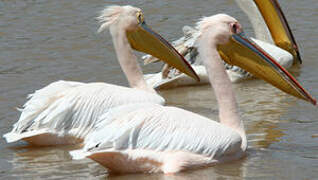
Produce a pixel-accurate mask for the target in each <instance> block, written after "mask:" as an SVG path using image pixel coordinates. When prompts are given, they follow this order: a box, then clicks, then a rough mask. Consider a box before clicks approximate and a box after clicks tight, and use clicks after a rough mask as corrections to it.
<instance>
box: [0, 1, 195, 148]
mask: <svg viewBox="0 0 318 180" xmlns="http://www.w3.org/2000/svg"><path fill="white" fill-rule="evenodd" d="M99 20H100V22H101V23H102V25H101V27H100V29H99V31H103V30H105V29H106V28H107V27H109V29H110V33H111V35H112V39H113V43H114V46H115V50H116V54H117V58H118V61H119V63H120V66H121V68H122V69H123V72H124V74H125V75H126V77H127V79H128V82H129V84H130V86H131V88H127V87H121V86H117V85H112V84H107V83H80V82H71V81H57V82H54V83H52V84H49V85H48V86H46V87H44V88H43V89H40V90H37V91H36V92H35V93H34V94H31V95H29V98H30V99H29V100H28V101H27V102H26V104H25V105H24V108H23V109H22V114H21V116H20V119H19V121H18V122H17V123H15V124H14V126H13V130H12V131H11V132H9V133H7V134H5V135H4V138H5V139H6V140H7V142H14V141H17V140H24V141H27V142H29V143H30V144H33V145H57V144H72V143H78V142H81V141H82V138H83V137H84V136H85V135H86V134H87V133H88V132H89V131H91V130H92V129H93V128H94V126H95V124H96V123H97V122H98V121H99V116H100V115H101V114H103V113H105V112H107V111H108V110H109V109H110V108H113V107H116V106H119V105H123V104H128V103H138V102H139V103H140V102H149V103H156V104H164V102H165V100H164V99H163V98H162V97H161V96H160V95H158V94H157V93H156V92H155V90H154V89H153V88H152V87H150V86H148V85H147V84H146V82H145V80H144V79H143V74H142V72H141V69H140V67H139V65H138V63H137V58H136V56H135V55H134V54H133V52H132V48H134V49H136V50H138V51H142V52H145V53H148V54H152V55H154V56H156V57H158V58H160V59H162V60H163V61H165V62H167V63H169V64H170V65H172V66H174V67H176V68H177V69H180V70H181V71H183V72H185V73H186V74H188V75H190V76H192V77H193V78H195V79H197V80H198V77H197V75H196V74H195V72H194V71H193V69H192V68H191V66H190V65H189V64H188V63H187V62H186V61H185V60H184V59H183V56H181V55H180V54H179V53H178V52H177V51H176V50H175V49H174V48H173V47H172V46H171V45H170V44H169V43H168V42H167V41H165V40H164V39H163V38H162V37H160V36H159V35H158V34H157V33H155V32H153V31H152V30H151V29H150V28H149V27H147V25H146V24H145V21H144V18H143V13H142V12H141V10H140V9H139V8H135V7H132V6H110V7H109V8H106V9H105V10H103V11H102V12H101V15H100V16H99ZM131 46H132V47H131Z"/></svg>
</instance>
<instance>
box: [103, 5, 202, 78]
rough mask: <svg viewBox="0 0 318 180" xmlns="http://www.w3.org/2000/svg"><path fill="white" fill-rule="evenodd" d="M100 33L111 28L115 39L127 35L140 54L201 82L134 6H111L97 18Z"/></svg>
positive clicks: (181, 57) (131, 44)
mask: <svg viewBox="0 0 318 180" xmlns="http://www.w3.org/2000/svg"><path fill="white" fill-rule="evenodd" d="M97 19H98V20H99V21H100V23H101V26H100V28H99V30H98V31H99V32H102V31H104V30H105V29H107V28H109V29H110V33H111V35H112V36H113V37H116V36H118V35H119V34H125V35H126V37H127V40H128V42H129V44H130V46H131V47H132V48H133V49H135V50H137V51H140V52H144V53H147V54H151V55H153V56H155V57H157V58H158V59H160V60H162V61H164V62H166V63H167V64H169V65H171V66H173V67H175V68H177V69H179V70H180V71H181V72H183V73H185V74H187V75H189V76H191V77H193V78H194V79H196V80H199V77H198V76H197V74H196V73H195V72H194V70H193V69H192V68H191V66H190V65H189V64H188V63H187V62H186V61H185V59H184V58H183V56H181V55H180V54H179V53H178V52H177V51H176V50H175V49H174V48H173V46H172V45H170V43H168V42H167V41H166V40H165V39H163V38H162V37H161V36H160V35H159V34H157V33H156V32H154V31H153V30H152V29H151V28H150V27H148V26H147V24H146V22H145V20H144V15H143V12H142V11H141V9H139V8H136V7H133V6H129V5H127V6H116V5H114V6H109V7H107V8H105V9H104V10H103V11H102V12H101V14H100V16H99V17H98V18H97Z"/></svg>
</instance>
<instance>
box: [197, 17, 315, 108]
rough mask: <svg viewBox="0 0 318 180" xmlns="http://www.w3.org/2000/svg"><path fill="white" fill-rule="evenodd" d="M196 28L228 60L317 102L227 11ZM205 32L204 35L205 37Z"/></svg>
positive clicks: (203, 19) (298, 96) (295, 93)
mask: <svg viewBox="0 0 318 180" xmlns="http://www.w3.org/2000/svg"><path fill="white" fill-rule="evenodd" d="M197 28H198V29H199V31H200V33H201V35H200V37H199V38H198V41H199V42H200V41H201V40H202V39H203V38H204V39H207V38H208V40H210V41H211V42H210V43H209V45H212V46H213V45H215V46H217V48H218V51H219V54H220V55H221V56H222V59H224V60H225V61H226V62H227V63H229V64H232V65H236V66H239V67H241V68H243V69H245V70H247V71H248V72H250V73H252V74H254V75H255V76H257V77H259V78H261V79H263V80H265V81H266V82H268V83H270V84H272V85H273V86H275V87H277V88H278V89H280V90H282V91H284V92H286V93H288V94H291V95H293V96H295V97H297V98H301V99H304V100H306V101H309V102H311V103H312V104H314V105H316V99H314V98H313V97H312V96H311V95H310V94H309V93H308V92H307V91H306V90H305V89H304V88H303V87H302V86H301V85H300V83H299V82H297V80H296V79H295V78H294V77H293V76H292V75H291V74H290V73H288V71H287V70H286V69H284V68H283V67H282V66H280V65H279V64H278V63H277V62H276V61H275V60H274V59H273V58H272V57H271V56H270V55H269V54H267V53H266V52H265V51H264V50H263V49H262V48H261V47H259V46H257V45H256V44H255V43H254V42H253V41H252V40H251V39H250V38H248V37H246V36H245V34H244V32H243V28H242V26H241V24H240V23H239V22H238V21H237V20H236V19H234V18H233V17H230V16H228V15H225V14H218V15H214V16H211V17H205V18H202V19H201V21H200V22H198V25H197ZM203 35H204V36H203Z"/></svg>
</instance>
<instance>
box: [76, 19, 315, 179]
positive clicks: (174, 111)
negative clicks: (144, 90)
mask: <svg viewBox="0 0 318 180" xmlns="http://www.w3.org/2000/svg"><path fill="white" fill-rule="evenodd" d="M198 30H199V31H200V36H199V37H198V51H199V53H200V54H201V56H202V60H203V64H204V66H205V68H206V71H207V73H208V77H209V81H210V83H211V85H212V87H213V89H214V92H215V95H216V97H217V102H218V106H219V122H216V121H213V120H210V119H208V118H206V117H203V116H200V115H198V114H195V113H193V112H189V111H186V110H183V109H181V108H176V107H167V106H161V105H158V104H143V103H142V104H131V105H126V106H120V107H117V108H114V109H112V110H111V111H109V113H106V114H104V115H102V116H101V119H103V120H102V121H101V123H100V124H99V125H97V126H98V128H97V129H96V130H95V131H94V132H92V133H90V134H89V135H88V136H87V137H86V138H85V140H84V147H83V148H82V149H80V150H75V151H71V152H70V153H71V155H72V157H73V159H82V158H86V157H87V158H90V159H92V160H94V161H96V162H98V163H100V164H101V165H103V166H104V167H106V168H108V169H109V171H110V172H111V173H136V172H144V173H145V172H146V173H153V172H163V173H165V174H172V173H177V172H179V171H182V170H187V169H192V168H198V167H204V166H211V165H214V164H216V163H221V162H227V161H233V160H236V159H239V158H242V157H243V156H244V155H245V152H246V149H247V138H246V133H245V130H244V125H243V121H242V120H241V118H240V116H239V112H238V108H237V103H236V99H235V95H234V92H233V89H232V83H231V81H230V79H229V77H228V74H227V73H226V71H225V67H224V65H223V61H222V60H221V57H220V54H219V53H218V51H217V49H218V48H221V49H222V48H227V47H230V48H238V47H240V48H242V51H244V52H249V55H248V56H249V57H248V58H247V59H248V60H250V61H247V60H246V59H242V58H239V57H236V56H238V55H240V54H236V53H230V52H226V53H227V54H228V55H230V56H231V57H234V59H236V61H234V62H233V63H234V64H240V65H241V66H242V67H245V68H246V69H247V70H248V71H250V72H251V73H253V74H255V75H257V76H258V77H260V78H262V79H264V80H265V81H267V82H269V83H270V84H272V85H274V86H276V87H278V88H279V89H281V90H283V91H285V92H287V93H289V94H291V95H294V96H296V97H299V98H303V99H305V100H307V101H309V102H311V103H313V104H316V100H315V99H314V98H312V97H311V96H310V95H309V94H308V92H306V91H305V90H304V89H303V88H302V87H301V86H300V85H299V83H298V82H297V81H296V80H295V79H294V78H293V77H292V76H291V75H290V74H289V73H288V72H287V71H286V70H285V69H284V68H283V67H281V66H280V65H279V64H278V63H277V62H276V61H275V60H273V58H271V57H270V56H269V55H268V54H267V53H266V52H264V50H262V49H261V48H260V47H259V46H257V45H255V44H253V43H252V42H251V41H250V40H249V38H247V37H246V36H245V35H244V34H243V33H242V27H241V25H240V24H239V22H238V21H237V20H235V19H234V18H232V17H230V16H228V15H225V14H218V15H215V16H211V17H205V18H203V19H202V20H201V21H200V22H199V23H198ZM240 59H241V60H240Z"/></svg>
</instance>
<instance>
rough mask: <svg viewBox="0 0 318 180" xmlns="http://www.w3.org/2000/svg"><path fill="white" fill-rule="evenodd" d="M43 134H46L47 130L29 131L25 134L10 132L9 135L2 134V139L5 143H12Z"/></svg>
mask: <svg viewBox="0 0 318 180" xmlns="http://www.w3.org/2000/svg"><path fill="white" fill-rule="evenodd" d="M44 133H48V130H47V129H42V130H39V131H31V132H25V133H16V132H13V131H11V132H9V133H6V134H4V135H3V136H2V137H3V138H4V139H5V140H6V141H7V143H13V142H16V141H19V140H21V139H23V138H28V137H32V136H36V135H40V134H44Z"/></svg>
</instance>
